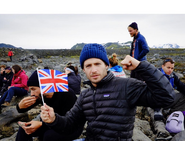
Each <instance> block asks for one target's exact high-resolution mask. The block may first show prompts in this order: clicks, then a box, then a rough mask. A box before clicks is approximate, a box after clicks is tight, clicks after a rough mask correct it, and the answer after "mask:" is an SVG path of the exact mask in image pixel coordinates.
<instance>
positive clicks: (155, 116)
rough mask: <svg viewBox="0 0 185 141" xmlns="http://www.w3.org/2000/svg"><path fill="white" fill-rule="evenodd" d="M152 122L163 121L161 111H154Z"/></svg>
mask: <svg viewBox="0 0 185 141" xmlns="http://www.w3.org/2000/svg"><path fill="white" fill-rule="evenodd" d="M154 120H155V121H159V120H163V114H162V112H161V111H158V112H157V111H154Z"/></svg>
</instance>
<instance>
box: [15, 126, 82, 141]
mask: <svg viewBox="0 0 185 141" xmlns="http://www.w3.org/2000/svg"><path fill="white" fill-rule="evenodd" d="M82 130H83V128H82V127H80V128H79V129H77V130H76V131H75V132H73V133H72V134H65V133H64V134H59V133H57V132H55V131H54V130H52V129H50V128H48V127H47V126H46V125H45V124H44V125H42V126H41V127H40V128H39V129H38V130H37V131H35V132H34V133H33V134H30V135H28V134H26V133H25V131H24V129H23V128H22V127H19V131H18V133H17V136H16V141H33V139H32V137H39V140H40V141H72V140H74V139H76V138H78V137H79V136H80V134H81V133H82Z"/></svg>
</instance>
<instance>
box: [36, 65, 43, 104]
mask: <svg viewBox="0 0 185 141" xmlns="http://www.w3.org/2000/svg"><path fill="white" fill-rule="evenodd" d="M37 75H38V80H39V84H40V79H39V74H38V68H37ZM40 86H41V84H40ZM40 91H41V98H42V103H43V106H44V97H43V93H42V90H41V88H40Z"/></svg>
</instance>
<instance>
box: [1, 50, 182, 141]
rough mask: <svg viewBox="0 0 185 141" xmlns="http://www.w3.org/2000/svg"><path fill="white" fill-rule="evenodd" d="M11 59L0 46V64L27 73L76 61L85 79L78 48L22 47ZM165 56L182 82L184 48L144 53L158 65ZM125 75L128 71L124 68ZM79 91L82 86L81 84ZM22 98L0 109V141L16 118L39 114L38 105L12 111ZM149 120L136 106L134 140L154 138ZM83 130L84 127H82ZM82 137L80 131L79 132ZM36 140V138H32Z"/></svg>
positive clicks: (10, 136)
mask: <svg viewBox="0 0 185 141" xmlns="http://www.w3.org/2000/svg"><path fill="white" fill-rule="evenodd" d="M129 51H130V50H129V49H124V50H107V53H108V56H109V55H111V54H112V53H114V52H115V53H117V54H118V58H119V60H122V59H123V58H124V57H125V56H126V55H127V54H129ZM13 52H14V54H15V55H14V56H13V61H12V62H10V60H9V58H8V57H7V56H6V53H7V50H6V49H4V50H3V49H0V54H1V55H0V65H2V64H5V65H7V66H12V65H14V64H18V65H20V66H21V67H22V68H23V69H24V70H25V71H26V73H27V75H28V76H30V75H31V74H32V72H33V71H34V70H35V69H36V68H43V67H46V66H47V67H49V68H50V69H56V70H59V71H61V72H63V69H64V67H65V66H66V64H67V63H68V62H72V63H74V64H76V66H78V68H79V74H80V75H81V78H82V82H83V81H85V80H87V78H86V76H85V74H84V73H83V71H82V70H81V68H80V64H79V55H80V50H22V49H14V50H13ZM166 57H171V58H173V59H174V60H175V72H176V73H177V75H178V77H179V78H181V80H182V81H185V78H184V74H185V49H176V50H175V49H163V50H159V49H152V50H150V53H149V54H148V61H149V62H150V63H152V64H153V65H155V66H156V67H160V66H161V64H162V61H163V59H164V58H166ZM125 72H126V74H127V76H128V77H129V74H130V72H129V71H125ZM81 87H82V90H83V89H85V87H86V86H84V85H83V84H81ZM20 99H22V98H17V97H14V98H13V100H12V102H11V105H10V106H9V107H6V108H2V109H1V113H0V121H1V122H0V141H14V140H15V136H16V133H17V131H18V125H17V121H19V120H22V121H23V120H24V121H28V120H31V119H33V118H35V117H36V116H37V115H38V114H39V113H40V106H37V107H35V109H32V110H30V111H29V112H28V113H24V114H19V113H18V112H17V111H16V108H15V105H16V104H17V103H18V102H19V101H20ZM151 123H152V122H151V119H150V117H149V115H148V113H147V112H146V108H145V107H137V114H136V121H135V128H134V136H133V140H134V141H151V140H152V141H154V140H155V136H156V133H155V131H154V130H153V128H152V126H151ZM84 132H85V130H84ZM82 136H83V134H82ZM34 140H35V141H36V140H37V139H36V138H35V139H34Z"/></svg>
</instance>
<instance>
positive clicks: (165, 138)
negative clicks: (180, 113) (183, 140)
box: [155, 132, 172, 141]
mask: <svg viewBox="0 0 185 141" xmlns="http://www.w3.org/2000/svg"><path fill="white" fill-rule="evenodd" d="M171 139H172V136H171V135H170V134H169V133H162V132H159V133H158V134H157V137H156V139H155V141H170V140H171Z"/></svg>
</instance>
